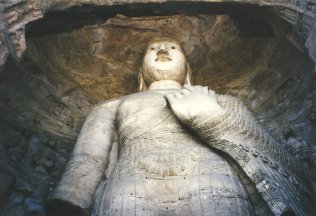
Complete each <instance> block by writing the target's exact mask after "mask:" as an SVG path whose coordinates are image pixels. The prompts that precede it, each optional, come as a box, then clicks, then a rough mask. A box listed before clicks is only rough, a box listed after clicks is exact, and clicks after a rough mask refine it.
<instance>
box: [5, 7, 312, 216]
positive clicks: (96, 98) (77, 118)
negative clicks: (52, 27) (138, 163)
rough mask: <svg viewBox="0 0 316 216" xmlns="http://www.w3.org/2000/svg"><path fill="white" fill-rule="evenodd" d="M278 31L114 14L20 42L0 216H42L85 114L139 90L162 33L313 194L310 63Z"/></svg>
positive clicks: (10, 95)
mask: <svg viewBox="0 0 316 216" xmlns="http://www.w3.org/2000/svg"><path fill="white" fill-rule="evenodd" d="M56 7H57V6H56ZM59 7H60V8H61V9H62V8H63V6H62V4H61V5H60V6H59ZM61 9H60V10H61ZM279 25H280V26H272V29H273V33H274V34H272V35H268V36H265V37H257V36H250V37H249V36H247V37H242V36H241V32H240V29H238V26H237V25H236V20H234V18H233V17H229V16H227V15H209V14H204V15H203V14H195V15H164V16H147V17H143V16H138V17H127V16H124V15H120V14H119V15H116V16H114V17H112V18H107V19H104V21H102V20H101V21H100V20H98V22H97V23H96V24H89V25H84V26H81V27H78V28H74V29H70V30H68V31H63V32H58V33H56V32H55V33H51V34H43V33H39V34H36V35H32V36H30V37H29V38H27V40H26V43H25V45H26V46H25V47H27V50H26V52H25V54H24V56H23V58H22V60H21V61H20V62H19V63H17V62H16V61H15V60H14V58H13V57H9V58H8V61H7V63H6V66H5V68H4V70H3V71H4V72H3V74H2V80H3V82H2V84H1V86H0V88H1V93H2V94H4V98H3V103H1V105H2V113H3V114H4V115H3V116H4V120H3V122H4V126H5V127H4V135H5V137H4V141H3V142H4V149H5V155H4V157H5V161H3V160H2V161H1V163H0V165H1V168H3V169H5V170H6V171H7V174H6V178H5V181H3V184H1V186H0V191H1V192H2V194H4V193H5V196H4V197H2V200H3V202H2V204H1V206H0V212H1V213H0V215H1V214H2V215H24V214H26V215H31V214H38V215H44V213H43V204H44V202H45V200H46V198H47V196H48V194H49V193H50V192H51V191H52V189H53V188H54V187H55V186H56V183H57V182H58V181H59V179H60V177H61V174H62V172H63V169H64V167H65V164H66V162H67V160H68V158H69V155H70V153H71V151H72V148H73V146H74V144H75V140H76V137H77V136H78V133H79V131H80V128H81V125H82V123H83V121H84V119H85V117H86V115H87V114H88V112H89V111H90V110H91V108H92V107H93V106H94V105H95V104H97V103H99V102H100V101H104V100H107V99H111V98H116V97H120V96H123V95H127V94H131V93H135V92H137V75H138V72H139V66H140V64H141V61H142V56H143V53H144V49H145V47H146V43H147V41H148V40H149V39H150V38H152V37H154V36H166V35H167V36H171V37H175V38H177V39H178V40H179V41H180V42H181V43H182V44H183V46H184V49H185V52H186V54H187V57H188V61H189V62H190V65H191V68H192V72H193V81H194V83H195V84H199V85H206V86H209V87H210V88H212V89H214V90H215V91H216V92H217V93H220V94H231V95H234V96H237V97H239V98H241V99H242V100H243V101H244V102H245V103H246V104H247V105H248V107H249V108H250V109H251V110H252V111H253V112H254V114H255V116H256V118H257V119H259V121H260V122H261V123H262V124H263V125H264V126H265V127H266V128H267V129H268V130H269V131H270V133H272V134H273V135H274V136H275V137H276V138H277V139H278V140H279V141H280V143H282V145H283V146H284V147H285V149H287V150H288V151H290V152H291V153H292V154H293V155H294V156H295V157H299V158H301V159H302V160H303V161H304V166H305V169H306V176H308V177H309V178H310V182H309V183H310V184H311V185H312V188H314V189H313V190H314V191H315V188H316V182H315V180H314V179H316V163H315V160H316V153H315V152H316V146H315V143H316V134H315V125H316V117H315V116H316V115H315V114H316V97H315V96H316V89H315V86H314V85H313V84H314V83H315V72H314V64H313V62H312V61H311V60H310V59H309V58H308V56H307V53H306V52H304V50H302V49H301V47H300V46H299V45H298V46H296V44H297V43H296V42H295V40H294V42H295V43H293V41H291V40H289V38H288V37H283V36H282V35H281V36H278V35H277V34H275V29H274V28H277V29H279V30H280V32H285V31H286V30H284V29H286V28H288V26H287V25H285V24H282V23H279ZM282 26H283V27H284V29H283V30H282V29H281V27H282ZM118 35H119V36H120V37H118ZM288 35H293V34H288ZM3 152H4V151H3Z"/></svg>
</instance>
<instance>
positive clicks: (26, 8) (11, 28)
mask: <svg viewBox="0 0 316 216" xmlns="http://www.w3.org/2000/svg"><path fill="white" fill-rule="evenodd" d="M166 2H167V3H169V2H175V1H168V0H132V1H130V0H107V1H101V0H92V1H91V0H88V1H87V0H80V1H68V0H8V1H5V2H4V3H2V4H1V5H0V14H2V16H1V18H0V33H1V35H0V36H1V37H0V50H1V51H2V54H1V55H0V65H3V64H4V62H5V61H6V58H7V56H8V54H9V53H11V55H12V56H13V57H15V58H16V59H20V58H21V57H22V54H23V53H24V51H25V49H26V44H25V25H26V24H27V23H29V22H31V21H33V20H37V19H40V18H42V17H43V16H44V14H45V13H46V12H49V11H58V10H64V9H67V8H71V7H78V6H84V5H93V6H99V7H100V6H113V5H114V6H115V5H131V7H141V6H139V5H140V4H145V3H155V4H157V3H160V4H162V3H166ZM188 2H189V1H188ZM192 2H197V1H192ZM199 2H205V3H234V4H236V3H238V4H252V5H261V6H271V7H273V8H275V10H276V11H278V13H279V16H280V17H282V18H283V19H285V20H286V21H287V22H288V23H290V24H291V25H292V26H293V27H294V28H295V30H296V34H295V35H291V39H292V40H293V42H294V43H298V46H299V47H300V48H302V47H303V46H304V43H305V45H306V47H307V48H308V52H309V55H310V57H311V58H312V59H313V60H314V62H316V53H315V52H316V51H315V50H316V49H315V47H316V44H315V43H316V42H315V41H316V33H315V31H314V30H315V29H316V22H315V17H316V1H315V0H295V1H294V0H278V1H273V0H254V1H246V0H237V1H236V0H234V1H233V0H204V1H203V0H202V1H199ZM313 29H314V30H313Z"/></svg>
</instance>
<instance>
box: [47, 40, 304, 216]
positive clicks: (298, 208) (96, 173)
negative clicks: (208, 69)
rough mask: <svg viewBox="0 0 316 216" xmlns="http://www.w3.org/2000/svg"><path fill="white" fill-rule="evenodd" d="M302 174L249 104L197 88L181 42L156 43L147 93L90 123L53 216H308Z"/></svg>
mask: <svg viewBox="0 0 316 216" xmlns="http://www.w3.org/2000/svg"><path fill="white" fill-rule="evenodd" d="M300 172H301V170H300V163H299V161H296V160H294V159H292V158H291V156H290V155H289V154H288V153H287V152H286V151H285V150H283V149H282V148H281V146H280V144H279V143H278V142H277V141H276V140H275V139H274V138H273V137H272V136H271V135H270V134H269V133H268V132H267V131H266V130H265V129H264V128H263V127H262V126H261V125H260V124H259V123H258V121H257V120H256V119H255V118H254V116H253V115H252V113H251V112H250V111H249V110H248V108H247V107H246V106H245V105H244V104H243V102H241V101H240V100H239V99H238V98H236V97H233V96H229V95H220V94H216V93H215V92H214V91H213V90H212V89H209V88H208V87H203V86H193V85H192V83H191V70H190V66H189V64H188V62H187V59H186V56H185V53H184V51H183V49H182V47H181V45H180V43H179V42H178V41H177V40H175V39H172V38H156V39H153V40H151V41H150V42H149V43H148V46H147V50H146V52H145V55H144V59H143V63H142V66H141V69H140V73H139V92H138V93H135V94H130V95H127V96H123V97H120V98H117V99H113V100H109V101H105V102H102V103H100V104H98V105H97V106H96V107H95V108H94V109H93V110H92V111H91V112H90V114H89V115H88V117H87V118H86V121H85V123H84V125H83V127H82V129H81V131H80V134H79V137H78V139H77V142H76V145H75V148H74V151H73V154H72V157H71V159H70V160H69V162H68V165H67V167H66V169H65V172H64V174H63V176H62V179H61V181H60V183H59V184H58V186H57V187H56V188H55V190H54V192H53V194H52V196H51V197H50V201H49V204H48V208H47V209H48V210H47V211H48V213H49V214H52V215H53V214H54V213H53V212H55V214H56V215H62V214H65V215H70V214H71V212H72V213H73V214H74V215H80V214H83V212H84V211H85V210H87V209H89V208H90V209H92V215H94V216H106V215H181V216H183V215H220V216H222V215H234V216H238V215H239V216H246V215H306V214H307V213H306V211H305V208H306V207H305V205H306V203H307V200H308V196H309V191H308V189H307V188H306V185H305V184H304V182H303V181H302V180H301V177H300V175H301V173H300ZM70 209H72V210H71V211H70ZM57 211H59V212H58V213H56V212H57Z"/></svg>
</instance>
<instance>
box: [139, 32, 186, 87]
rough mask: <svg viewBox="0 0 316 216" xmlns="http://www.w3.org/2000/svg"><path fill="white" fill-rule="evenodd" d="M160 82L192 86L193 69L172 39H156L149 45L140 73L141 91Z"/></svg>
mask: <svg viewBox="0 0 316 216" xmlns="http://www.w3.org/2000/svg"><path fill="white" fill-rule="evenodd" d="M160 80H172V81H176V82H178V83H179V84H180V85H184V84H189V85H190V84H191V69H190V66H189V64H188V62H187V60H186V57H185V54H184V51H183V49H182V47H181V45H180V43H179V42H178V41H177V40H175V39H172V38H165V37H164V38H155V39H153V40H151V41H150V42H149V43H148V45H147V49H146V52H145V55H144V59H143V64H142V66H141V70H140V73H139V85H140V86H139V91H145V90H146V89H147V87H149V86H150V85H151V84H152V83H153V82H156V81H160Z"/></svg>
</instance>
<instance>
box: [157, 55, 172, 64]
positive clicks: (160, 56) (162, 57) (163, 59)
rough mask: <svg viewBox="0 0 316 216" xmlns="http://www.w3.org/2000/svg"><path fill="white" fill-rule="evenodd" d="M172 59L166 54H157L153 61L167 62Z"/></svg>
mask: <svg viewBox="0 0 316 216" xmlns="http://www.w3.org/2000/svg"><path fill="white" fill-rule="evenodd" d="M171 60H172V59H171V58H169V57H168V56H167V55H159V56H158V57H157V58H156V59H155V61H160V62H167V61H171Z"/></svg>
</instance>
